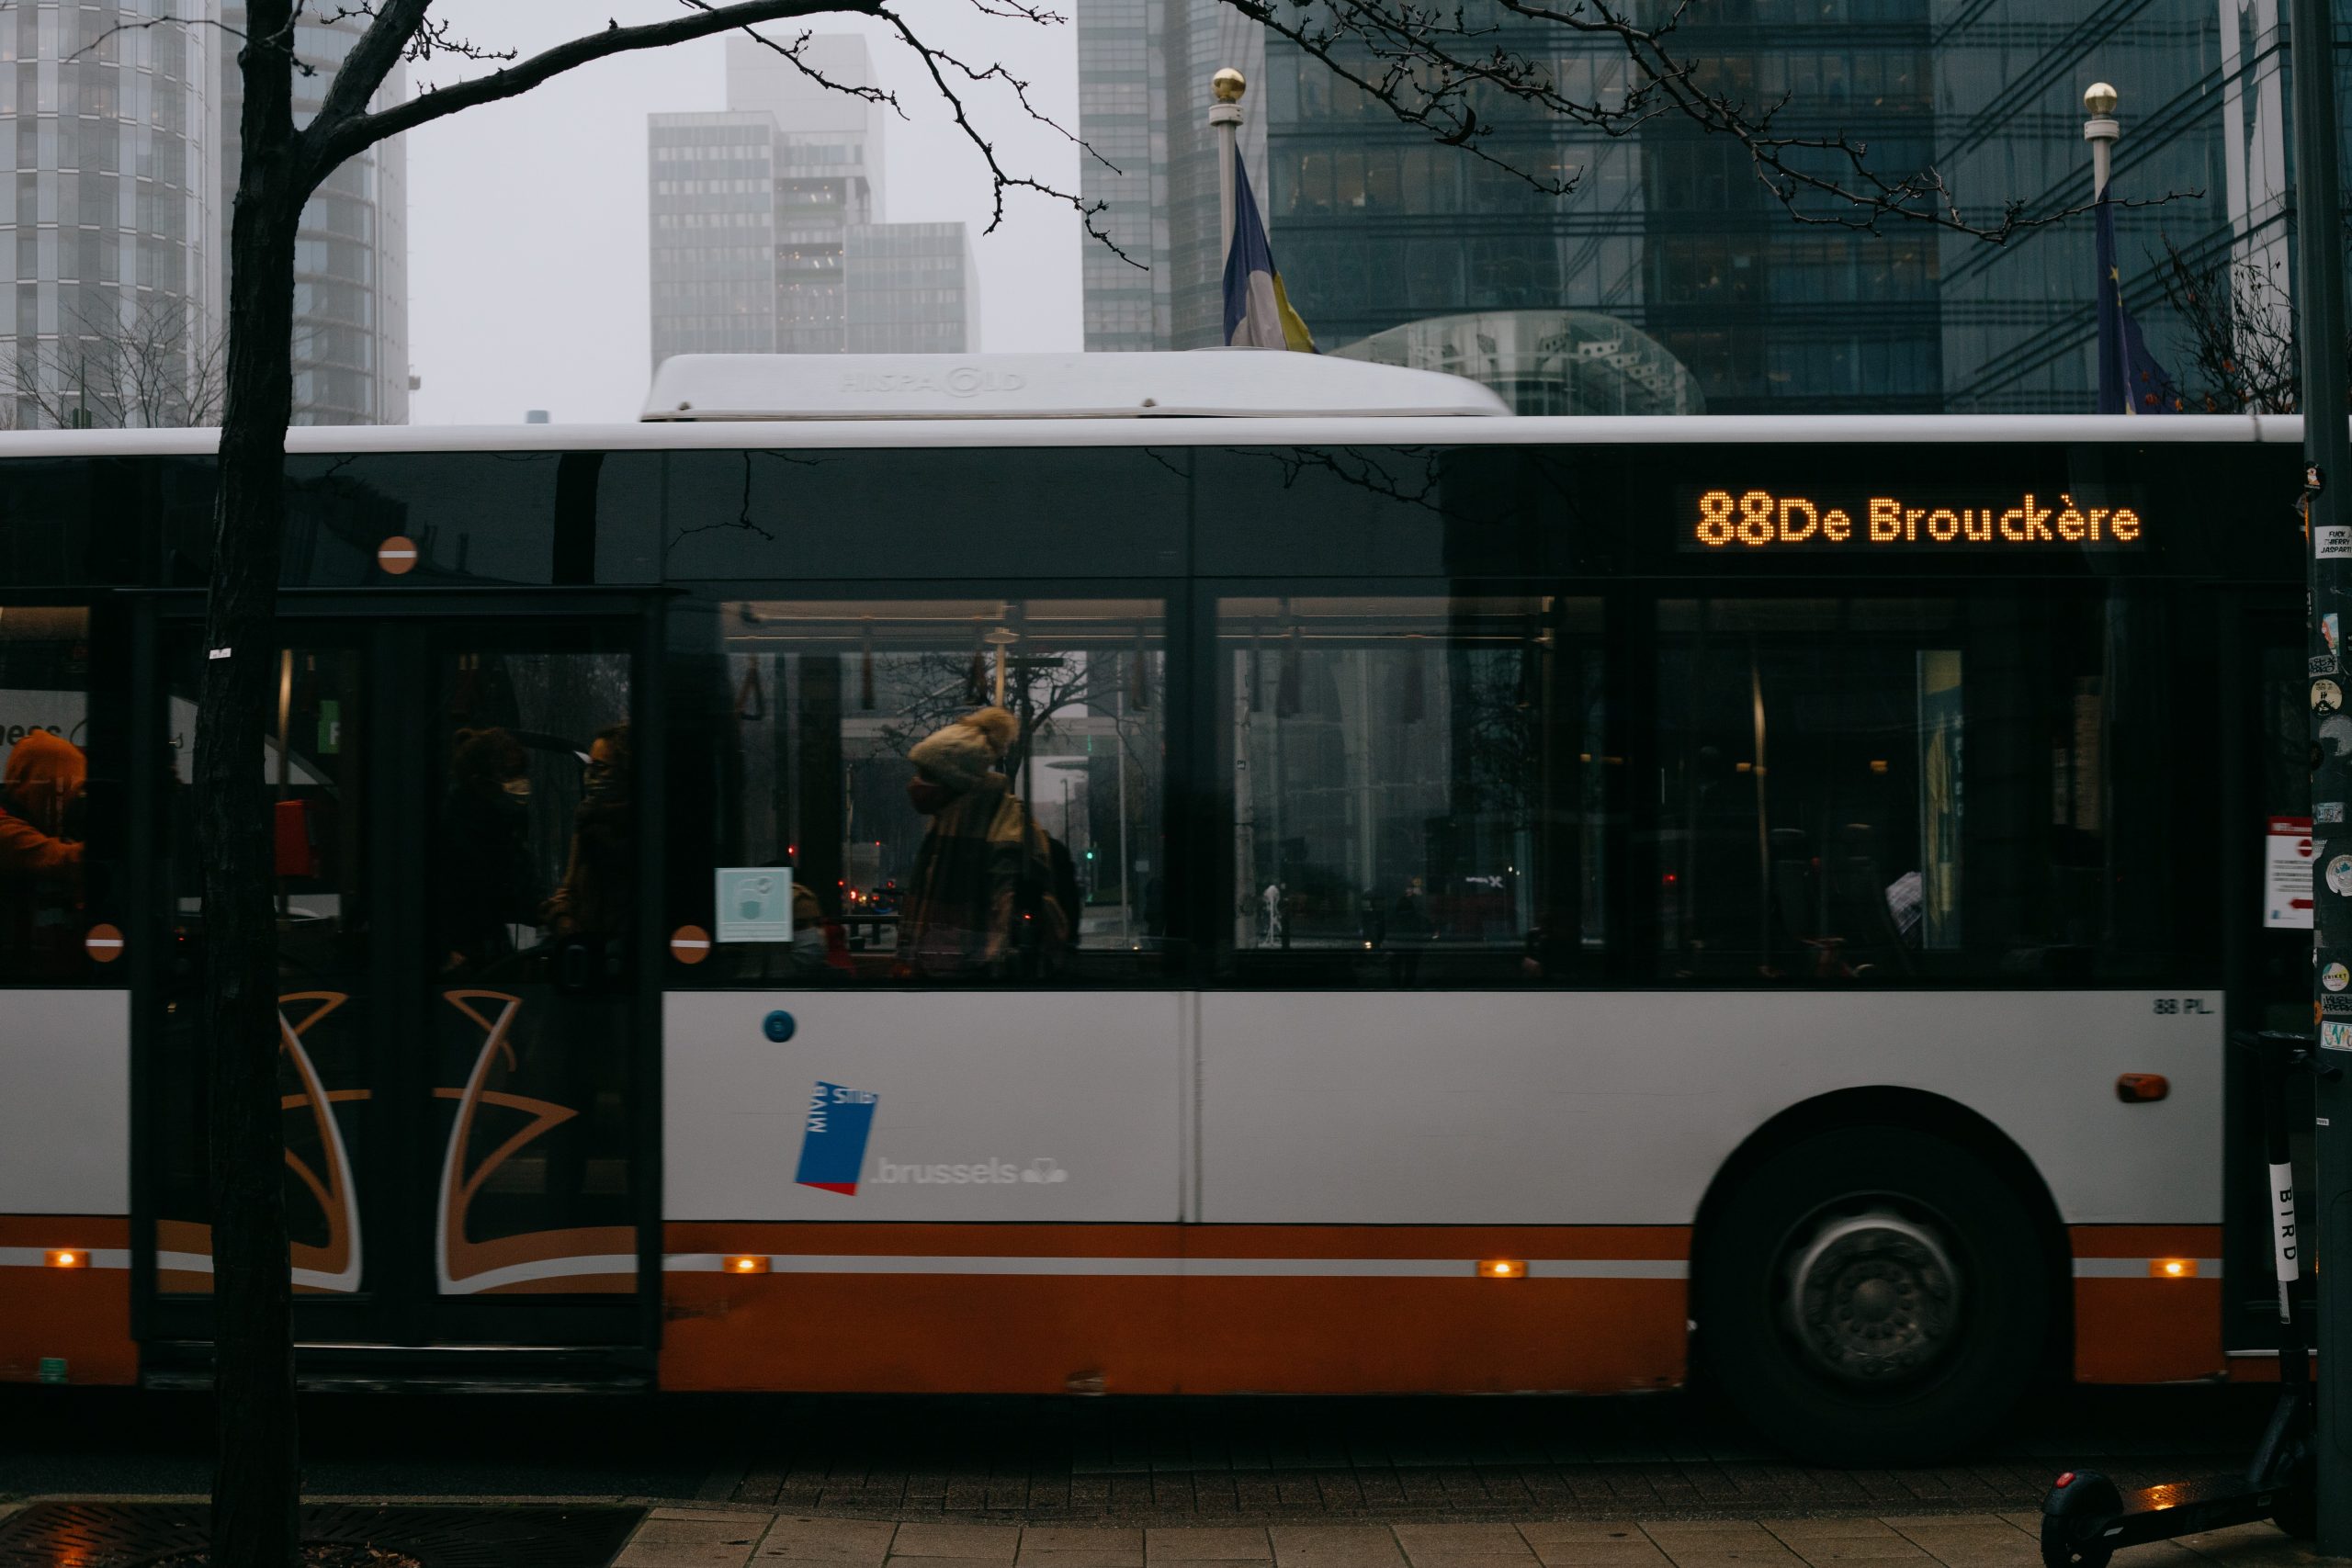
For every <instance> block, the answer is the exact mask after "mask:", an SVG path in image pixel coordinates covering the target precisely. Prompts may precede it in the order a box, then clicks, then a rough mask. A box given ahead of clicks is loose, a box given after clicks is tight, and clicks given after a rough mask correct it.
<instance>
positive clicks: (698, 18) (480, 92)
mask: <svg viewBox="0 0 2352 1568" xmlns="http://www.w3.org/2000/svg"><path fill="white" fill-rule="evenodd" d="M430 4H431V0H383V3H382V5H381V7H380V9H379V11H378V13H377V17H376V21H375V24H374V25H373V26H372V27H371V28H369V29H368V39H374V38H375V36H376V35H377V34H378V33H379V31H380V32H384V33H385V36H386V40H387V41H389V40H390V39H392V38H394V37H397V39H398V42H399V45H400V47H401V49H403V50H404V49H407V48H408V47H409V46H410V45H411V43H412V41H413V39H415V38H416V36H417V29H418V24H419V23H421V22H422V20H423V18H424V11H425V7H426V6H428V5H430ZM880 8H881V7H880V0H735V3H734V4H731V5H726V6H716V7H714V8H712V9H710V10H707V11H697V12H696V13H695V14H694V15H692V16H686V17H676V18H674V19H673V20H671V21H666V22H646V23H642V24H640V25H639V26H637V27H630V28H624V27H622V26H620V25H619V24H618V23H612V24H609V25H607V27H606V28H605V30H604V31H603V32H599V33H589V34H585V35H583V36H582V37H580V38H576V39H571V40H569V41H568V42H564V43H560V44H558V45H556V46H555V47H554V48H552V49H548V50H543V51H540V52H539V53H537V54H535V55H532V56H530V57H529V58H528V59H526V60H524V61H522V62H519V63H516V64H514V65H511V66H507V67H504V68H502V69H500V70H497V71H493V72H491V73H489V74H487V75H483V76H469V77H467V78H465V79H464V80H463V81H458V82H452V83H450V84H449V85H447V86H442V87H435V88H433V89H431V90H430V91H427V92H424V93H420V94H418V95H417V96H414V97H413V98H409V99H407V100H405V101H403V102H401V103H397V104H391V105H388V106H387V107H383V108H381V109H377V110H374V111H372V112H369V111H367V110H366V109H365V108H364V107H361V106H364V105H365V104H366V103H368V101H369V100H370V99H372V98H373V97H374V96H375V94H376V90H377V89H378V88H379V87H381V86H382V85H383V83H384V79H385V77H386V76H388V75H390V73H391V68H392V65H393V64H394V63H395V62H396V60H397V56H395V57H394V58H392V59H387V58H385V57H384V54H383V51H382V50H381V49H380V48H379V49H376V50H371V51H369V52H368V56H367V59H366V61H365V62H364V64H365V67H366V69H365V70H363V71H359V72H357V73H354V66H355V65H356V64H358V63H361V62H359V61H358V59H357V54H358V51H356V50H355V51H354V57H353V58H352V59H350V60H346V61H345V65H344V68H343V70H342V71H340V72H338V73H336V74H337V82H336V85H335V87H334V88H333V89H330V91H329V93H328V103H327V106H326V107H322V109H321V111H320V113H319V115H318V118H315V119H313V120H311V123H310V125H309V126H308V127H307V128H305V129H304V130H303V131H302V132H301V141H302V144H303V148H302V151H303V166H304V172H305V175H306V178H307V182H308V184H309V186H311V188H315V187H316V186H317V184H318V182H319V181H320V180H322V179H324V178H325V177H326V175H328V174H329V173H330V172H332V171H333V170H334V168H335V167H336V166H337V165H339V164H342V163H344V162H345V160H346V159H348V158H351V157H353V156H355V155H356V154H357V153H359V152H363V151H365V150H366V149H368V148H369V147H371V146H373V145H375V144H376V143H377V142H379V141H383V140H384V139H385V138H387V137H390V136H398V135H399V134H400V133H401V131H404V130H415V129H416V128H417V127H418V126H420V125H429V124H431V123H432V122H433V121H434V120H436V119H441V118H446V117H447V116H449V115H453V114H457V113H458V112H459V111H461V110H464V109H469V108H476V107H480V106H481V105H483V104H492V103H497V102H499V101H500V100H502V99H504V98H512V97H518V96H521V95H523V94H525V93H527V92H529V91H530V90H531V89H532V88H534V87H537V86H538V85H540V84H541V83H544V82H546V81H548V80H549V79H550V78H552V77H556V76H560V75H562V74H563V73H565V72H567V71H575V70H578V69H579V68H580V67H581V66H582V65H590V64H594V62H597V61H599V60H609V59H611V58H612V57H614V56H615V55H619V54H628V53H632V52H635V51H641V50H649V49H666V48H668V47H669V46H671V45H672V44H679V43H689V42H692V41H693V40H694V39H700V38H708V37H710V36H711V35H713V34H715V33H723V32H732V31H734V30H735V29H736V28H744V27H750V26H752V25H753V24H755V23H759V22H775V21H783V20H785V19H786V18H789V17H809V16H818V15H822V14H826V13H843V14H851V15H858V16H873V15H876V13H877V12H878V11H879V10H880ZM403 17H405V18H407V26H406V27H405V28H404V29H403V28H401V27H400V26H399V25H398V24H399V21H400V19H401V18H403ZM388 29H389V30H388ZM364 41H366V40H363V42H364ZM369 72H373V73H375V75H374V78H373V80H372V81H371V80H368V73H369ZM346 73H352V75H353V80H352V84H351V87H350V89H349V90H348V91H343V90H342V87H343V83H342V80H341V78H342V77H343V76H344V75H345V74H346ZM363 86H364V87H365V89H366V90H365V91H364V92H362V91H361V90H360V89H361V88H362V87H363ZM330 111H332V112H330Z"/></svg>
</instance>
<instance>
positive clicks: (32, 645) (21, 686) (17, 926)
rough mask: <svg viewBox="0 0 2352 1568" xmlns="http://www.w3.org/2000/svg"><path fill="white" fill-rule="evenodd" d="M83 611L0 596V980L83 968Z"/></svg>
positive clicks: (86, 619) (86, 616) (76, 972)
mask: <svg viewBox="0 0 2352 1568" xmlns="http://www.w3.org/2000/svg"><path fill="white" fill-rule="evenodd" d="M89 628H90V613H89V612H88V611H87V610H85V609H79V608H49V607H34V606H29V605H22V606H20V605H6V606H0V982H7V981H18V982H22V981H38V980H51V979H56V978H59V977H62V976H74V977H79V976H82V975H83V974H84V973H85V971H86V969H87V968H88V964H86V962H85V958H84V953H83V945H82V939H83V931H84V926H85V920H84V919H83V916H82V905H83V896H84V891H85V887H84V869H83V863H82V857H83V848H84V844H83V840H84V837H85V830H84V823H85V818H86V815H87V812H86V797H85V782H86V779H87V774H88V765H87V762H86V761H85V750H86V748H87V747H88V744H89V737H88V733H87V731H88V724H89V664H90V648H89V635H90V630H89Z"/></svg>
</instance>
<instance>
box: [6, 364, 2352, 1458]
mask: <svg viewBox="0 0 2352 1568" xmlns="http://www.w3.org/2000/svg"><path fill="white" fill-rule="evenodd" d="M1502 412H1503V411H1502V408H1501V405H1500V404H1499V402H1498V401H1497V400H1495V399H1494V398H1493V397H1492V396H1491V395H1490V394H1488V393H1487V392H1485V391H1483V390H1482V389H1478V388H1476V387H1475V386H1473V385H1472V384H1470V383H1468V382H1466V381H1461V380H1456V379H1454V378H1448V377H1442V376H1437V375H1434V374H1430V373H1423V372H1419V371H1413V370H1408V369H1404V368H1401V367H1386V366H1377V365H1366V364H1352V363H1348V362H1343V361H1333V360H1315V359H1310V358H1308V357H1307V356H1305V355H1255V356H1248V357H1240V356H1237V355H1232V354H1218V353H1212V354H1194V355H1116V356H1101V357H1087V356H1077V355H1070V356H1061V357H1054V356H1008V357H989V356H978V357H967V358H957V357H944V358H935V359H934V358H922V357H870V358H869V357H859V356H842V357H838V358H835V357H831V356H807V357H800V358H796V357H794V356H775V357H763V358H758V359H749V360H729V359H684V360H678V361H673V362H671V364H669V365H668V366H666V367H663V369H662V372H661V373H660V374H659V376H658V377H657V379H656V382H655V384H654V386H653V389H652V391H651V394H650V400H649V405H648V414H647V417H646V418H645V419H643V420H641V421H640V422H639V423H635V424H630V425H622V426H584V425H583V426H576V427H574V426H563V425H552V426H521V427H513V428H504V429H490V428H462V429H461V428H449V429H434V428H346V429H299V430H295V431H293V432H291V433H289V442H290V454H291V455H290V457H289V459H288V476H287V481H286V483H287V492H286V493H287V509H288V515H287V536H286V549H285V568H284V581H283V586H282V589H281V592H280V597H279V602H278V616H279V620H278V624H279V627H280V633H279V644H280V646H279V647H278V648H277V649H274V650H272V653H271V657H272V658H273V659H274V660H276V672H277V685H276V708H275V712H274V715H273V717H272V723H271V726H270V731H269V734H268V735H267V737H266V741H265V743H264V745H263V747H262V749H261V751H260V754H259V755H257V756H256V757H255V758H254V765H255V766H258V767H260V768H262V769H263V770H265V776H266V781H267V785H268V801H269V813H268V819H267V820H266V821H260V822H255V823H254V825H253V828H254V832H255V833H256V834H257V835H261V836H262V837H263V839H264V840H266V844H267V845H268V848H269V852H270V853H271V854H272V855H273V856H274V868H275V874H276V888H277V906H278V915H279V924H278V931H279V935H278V941H279V972H280V975H281V981H280V984H281V986H282V995H281V999H280V1010H279V1014H280V1019H281V1022H282V1032H283V1039H282V1046H281V1064H282V1083H283V1087H284V1099H283V1105H284V1114H285V1122H284V1127H285V1138H286V1191H287V1195H288V1205H289V1210H290V1213H291V1223H292V1226H293V1237H292V1244H293V1245H292V1257H291V1258H290V1263H289V1266H290V1268H291V1269H292V1270H293V1278H294V1280H295V1281H296V1284H297V1287H298V1296H297V1300H296V1303H295V1316H296V1328H297V1336H298V1338H299V1340H300V1353H299V1362H300V1375H301V1377H302V1378H303V1380H304V1381H305V1382H306V1384H308V1385H311V1386H339V1385H340V1386H360V1385H364V1386H385V1385H395V1386H413V1387H435V1386H441V1387H513V1388H538V1389H577V1390H640V1391H652V1390H671V1391H675V1390H698V1391H778V1390H794V1391H879V1392H892V1391H950V1392H952V1391H970V1392H999V1393H1002V1392H1021V1393H1080V1394H1092V1393H1117V1394H1129V1393H1135V1394H1142V1393H1159V1394H1166V1393H1225V1392H1264V1393H1329V1394H1351V1393H1397V1392H1423V1393H1607V1392H1624V1391H1643V1390H1665V1389H1672V1388H1675V1387H1678V1386H1680V1385H1682V1384H1684V1383H1685V1382H1688V1381H1690V1380H1691V1379H1693V1378H1704V1379H1706V1380H1708V1381H1709V1382H1711V1383H1712V1384H1713V1385H1714V1386H1717V1387H1719V1388H1720V1389H1721V1390H1723V1391H1724V1393H1725V1394H1726V1395H1727V1396H1728V1397H1729V1398H1730V1399H1731V1400H1732V1401H1733V1402H1735V1403H1736V1405H1737V1407H1738V1408H1739V1409H1741V1410H1742V1411H1744V1412H1745V1413H1746V1414H1747V1416H1749V1417H1750V1418H1752V1419H1753V1421H1754V1422H1755V1423H1756V1425H1757V1426H1758V1427H1759V1428H1761V1430H1762V1431H1763V1432H1764V1433H1765V1434H1766V1435H1767V1436H1769V1437H1770V1438H1771V1439H1772V1440H1774V1441H1776V1442H1778V1443H1780V1444H1781V1445H1784V1446H1786V1447H1787V1448H1789V1449H1791V1450H1794V1451H1797V1452H1800V1453H1803V1454H1805V1455H1809V1456H1815V1457H1819V1458H1826V1459H1837V1458H1849V1459H1850V1458H1855V1457H1860V1456H1870V1457H1871V1458H1872V1459H1874V1460H1875V1461H1878V1462H1887V1461H1892V1460H1894V1459H1897V1458H1922V1457H1925V1456H1928V1455H1932V1454H1937V1453H1940V1452H1945V1451H1949V1450H1953V1449H1957V1448H1963V1447H1965V1446H1966V1445H1967V1444H1969V1443H1970V1442H1972V1441H1974V1440H1976V1439H1978V1438H1981V1437H1982V1436H1983V1435H1984V1434H1985V1433H1986V1432H1987V1431H1988V1430H1990V1429H1991V1428H1992V1427H1993V1426H1994V1425H1995V1424H1996V1423H1998V1422H1999V1421H2000V1420H2001V1419H2002V1418H2003V1414H2004V1412H2006V1411H2007V1409H2008V1408H2009V1407H2010V1406H2011V1405H2012V1404H2013V1403H2014V1401H2015V1400H2016V1399H2017V1398H2018V1396H2019V1395H2020V1394H2021V1393H2023V1392H2025V1391H2027V1390H2029V1389H2030V1388H2032V1387H2034V1386H2036V1385H2037V1384H2041V1385H2046V1384H2048V1383H2051V1382H2055V1381H2060V1380H2064V1379H2069V1378H2071V1379H2077V1380H2082V1381H2085V1382H2126V1383H2129V1382H2193V1381H2199V1380H2205V1381H2211V1380H2230V1379H2261V1378H2265V1377H2275V1375H2276V1366H2277V1363H2276V1360H2275V1359H2273V1358H2275V1342H2274V1338H2273V1336H2274V1334H2275V1327H2274V1322H2275V1319H2274V1317H2273V1316H2272V1315H2271V1313H2270V1309H2269V1307H2268V1306H2267V1297H2268V1296H2269V1294H2270V1292H2271V1286H2270V1282H2269V1281H2270V1276H2269V1270H2268V1268H2267V1256H2268V1254H2267V1228H2266V1227H2267V1209H2266V1207H2265V1204H2264V1200H2263V1195H2262V1193H2261V1190H2260V1182H2259V1179H2258V1178H2249V1176H2248V1174H2247V1173H2248V1172H2250V1171H2251V1170H2252V1169H2253V1166H2254V1163H2255V1162H2254V1161H2253V1160H2252V1158H2251V1152H2250V1149H2249V1148H2248V1147H2246V1146H2244V1145H2243V1143H2242V1140H2243V1139H2244V1137H2245V1134H2244V1131H2243V1129H2242V1127H2241V1125H2240V1123H2241V1122H2243V1120H2244V1118H2243V1117H2242V1116H2240V1115H2239V1114H2238V1113H2237V1110H2236V1107H2237V1105H2238V1102H2239V1101H2240V1100H2244V1099H2245V1096H2246V1095H2247V1094H2248V1092H2249V1089H2250V1085H2249V1083H2248V1082H2247V1081H2246V1079H2245V1076H2244V1075H2243V1074H2242V1073H2241V1071H2240V1070H2239V1068H2238V1067H2237V1066H2234V1065H2233V1062H2232V1061H2231V1058H2230V1054H2229V1053H2228V1052H2227V1051H2225V1049H2224V1043H2225V1038H2226V1034H2227V1032H2229V1031H2231V1030H2233V1029H2240V1028H2251V1027H2265V1026H2269V1027H2290V1028H2291V1027H2298V1026H2300V1027H2303V1028H2308V1027H2309V1019H2310V1015H2311V1010H2312V1001H2311V995H2312V992H2311V985H2312V981H2311V976H2310V959H2309V957H2308V953H2309V951H2310V941H2309V933H2308V927H2309V923H2310V918H2311V908H2310V898H2311V886H2312V857H2313V840H2312V832H2313V828H2312V817H2313V815H2314V808H2313V807H2312V803H2311V802H2310V800H2309V798H2308V794H2309V789H2308V775H2307V772H2306V767H2305V757H2306V749H2307V739H2306V733H2307V730H2306V727H2307V724H2308V723H2309V705H2310V704H2311V703H2312V702H2313V701H2319V700H2323V699H2324V698H2325V697H2326V696H2327V694H2329V693H2331V692H2334V691H2335V685H2334V680H2335V679H2340V677H2336V676H2335V675H2334V672H2335V671H2337V669H2338V665H2337V663H2336V660H2337V659H2338V657H2339V653H2338V650H2337V649H2336V648H2335V634H2334V630H2333V628H2332V627H2331V628H2330V629H2329V633H2328V635H2327V637H2325V639H2324V644H2325V645H2324V647H2323V646H2316V645H2314V646H2308V647H2307V646H2306V629H2305V627H2304V626H2303V624H2302V616H2301V610H2302V599H2301V594H2300V592H2298V589H2299V584H2300V583H2301V578H2302V565H2301V562H2302V549H2303V547H2302V544H2301V525H2300V521H2299V516H2298V513H2297V511H2296V509H2295V504H2294V503H2295V502H2296V501H2297V499H2298V497H2299V495H2300V486H2301V468H2300V445H2299V444H2300V437H2301V432H2300V428H2299V426H2298V424H2297V423H2296V422H2295V421H2294V420H2291V419H2285V420H2281V419H2274V418H2259V419H2257V418H2253V417H2228V418H2222V417H2205V418H2169V419H2122V418H2110V419H2099V418H2089V417H2083V418H2073V417H2067V418H2058V417H2034V418H2009V417H1953V418H1935V419H1928V418H1910V417H1873V418H1811V419H1802V420H1798V419H1779V418H1715V417H1690V418H1678V419H1638V418H1626V419H1580V418H1544V417H1495V416H1497V415H1499V414H1501V413H1502ZM216 444H217V434H216V433H213V432H209V431H154V432H144V431H68V432H58V433H47V434H41V433H15V434H5V435H0V784H4V785H5V791H6V794H5V813H6V814H5V815H0V1009H5V1010H6V1025H5V1027H0V1379H6V1380H19V1381H26V1382H62V1383H68V1384H107V1383H112V1384H141V1385H145V1386H151V1387H169V1386H185V1385H195V1384H200V1383H201V1382H204V1381H206V1380H208V1379H209V1366H210V1360H209V1335H210V1333H211V1328H210V1312H209V1307H210V1294H209V1292H210V1285H211V1257H210V1250H209V1214H208V1211H207V1198H206V1181H205V1167H206V1157H205V1094H206V1088H205V1075H204V1072H203V1071H202V1066H201V1059H202V1052H203V1042H202V1041H201V1039H200V1038H199V1037H198V1033H197V1031H196V1020H197V1017H198V1014H199V1012H200V1008H198V1006H197V1005H196V1002H197V999H198V996H199V990H200V986H201V971H202V965H203V954H204V947H205V940H206V927H205V919H204V908H203V888H202V878H201V874H200V867H199V866H198V863H197V859H196V854H195V850H194V839H193V832H192V827H191V812H190V808H189V801H188V795H189V760H190V757H191V754H192V753H191V748H192V745H193V742H194V739H195V737H196V735H197V734H198V731H199V730H200V729H201V728H202V726H203V725H204V723H205V722H206V716H205V714H204V713H203V712H202V711H201V710H200V709H199V707H198V705H197V702H196V694H197V691H198V671H199V667H200V663H201V660H202V659H203V657H204V650H203V648H202V642H201V635H200V634H201V614H202V601H203V594H204V584H205V581H206V573H207V570H208V560H209V552H210V547H211V546H210V530H211V520H212V505H213V492H214V477H213V476H214V452H215V448H216ZM2313 694H2318V695H2316V696H2315V695H2313ZM2334 700H2335V701H2336V702H2338V703H2340V701H2341V699H2340V696H2338V697H2336V698H2335V699H2334ZM910 786H912V787H910ZM974 801H981V802H983V805H981V806H974V805H972V804H971V803H972V802H974ZM2342 809H2343V808H2342V807H2341V806H2340V805H2328V806H2323V807H2319V808H2318V814H2319V815H2320V816H2322V817H2324V818H2327V819H2328V820H2330V821H2340V820H2341V813H2342ZM2319 831H2320V832H2322V833H2323V834H2324V833H2325V832H2326V831H2327V829H2326V828H2324V827H2323V828H2321V829H2319Z"/></svg>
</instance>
